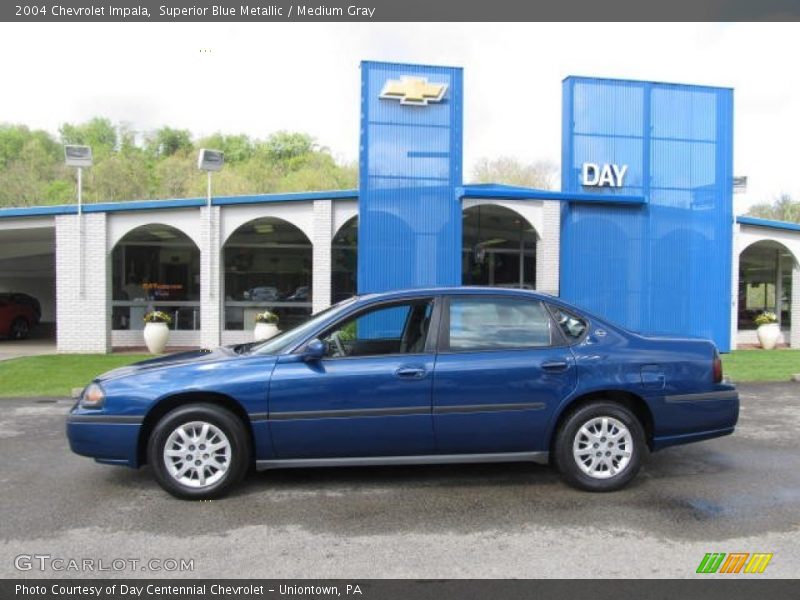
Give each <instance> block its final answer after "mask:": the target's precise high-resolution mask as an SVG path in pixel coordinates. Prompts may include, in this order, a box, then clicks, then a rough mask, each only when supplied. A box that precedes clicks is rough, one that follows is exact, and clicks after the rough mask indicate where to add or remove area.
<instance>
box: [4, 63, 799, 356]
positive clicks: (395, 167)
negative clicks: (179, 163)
mask: <svg viewBox="0 0 800 600" xmlns="http://www.w3.org/2000/svg"><path fill="white" fill-rule="evenodd" d="M477 84H478V85H479V84H480V83H479V82H477ZM463 93H464V90H463V73H462V70H461V69H459V68H453V67H439V66H422V65H405V64H394V63H378V62H364V63H362V65H361V107H360V110H361V123H360V157H359V163H360V164H359V167H360V168H359V188H358V189H357V190H336V191H309V192H300V193H291V194H255V195H250V196H235V197H213V198H211V201H210V203H209V202H208V200H207V199H205V198H203V199H176V200H157V201H130V202H115V203H100V204H89V205H84V206H83V208H82V210H80V211H79V210H78V208H77V206H75V205H69V206H46V207H44V206H43V207H27V208H9V209H2V210H0V292H3V291H14V292H25V293H29V294H31V295H33V296H35V297H36V298H37V299H39V301H40V302H41V304H42V313H43V314H42V320H43V321H45V322H51V323H54V328H53V331H54V332H55V342H56V345H57V348H58V350H59V351H61V352H108V351H110V350H111V349H112V348H125V347H138V346H142V345H143V340H142V328H143V322H142V317H143V316H144V314H145V313H146V312H147V311H149V310H152V309H159V310H164V311H167V312H169V313H170V314H172V316H173V323H172V328H173V331H172V332H171V334H170V345H172V346H200V345H202V346H214V345H219V344H231V343H238V342H243V341H250V340H252V335H253V334H252V328H253V318H254V315H255V314H256V313H257V312H259V311H261V310H264V308H271V309H273V310H274V311H276V312H277V313H278V314H279V315H280V317H281V321H280V326H281V328H286V327H289V326H291V325H292V324H295V323H299V322H301V321H302V320H303V319H305V318H307V317H308V315H310V314H311V313H313V312H316V311H319V310H321V309H323V308H325V307H326V306H328V305H330V304H331V303H332V302H336V301H338V300H340V299H343V298H346V297H348V296H351V295H353V294H355V293H369V292H375V291H383V290H388V289H396V288H402V287H419V286H430V285H461V284H464V285H490V286H503V287H523V288H528V289H536V290H540V291H543V292H546V293H549V294H553V295H557V296H560V297H562V298H564V299H566V300H568V301H572V302H574V303H576V304H578V305H580V306H583V307H585V308H586V309H588V310H590V311H592V312H595V313H597V314H600V315H603V316H605V317H607V318H609V319H611V320H613V321H616V322H618V323H620V324H622V325H625V326H628V327H630V328H632V329H634V330H636V331H642V332H645V333H654V334H659V333H664V334H681V335H693V336H703V337H707V338H711V339H713V340H714V341H715V342H716V343H717V345H718V346H719V348H720V349H721V350H723V351H728V350H730V349H733V348H736V347H737V346H741V345H747V344H753V343H755V342H756V336H755V325H754V322H753V319H754V317H755V316H756V315H757V314H759V313H760V312H761V311H763V310H771V311H775V312H776V314H777V315H778V317H779V320H780V326H781V331H782V340H781V341H782V343H784V344H787V345H790V346H792V347H800V268H799V267H798V258H799V257H800V225H796V224H791V223H783V222H776V221H767V220H763V219H756V218H751V217H743V216H740V217H736V216H735V215H734V212H733V170H732V169H733V90H731V89H727V88H716V87H705V86H695V85H681V84H667V83H654V82H643V81H623V80H612V79H597V78H586V77H568V78H566V79H565V80H564V82H563V91H562V94H563V102H562V115H561V120H562V140H561V143H562V161H561V165H562V166H561V190H560V191H549V190H539V189H531V188H520V187H513V186H507V185H502V184H469V183H464V181H463V177H462V154H463V134H462V131H463V127H462V123H463ZM354 135H355V132H354ZM198 176H199V175H198Z"/></svg>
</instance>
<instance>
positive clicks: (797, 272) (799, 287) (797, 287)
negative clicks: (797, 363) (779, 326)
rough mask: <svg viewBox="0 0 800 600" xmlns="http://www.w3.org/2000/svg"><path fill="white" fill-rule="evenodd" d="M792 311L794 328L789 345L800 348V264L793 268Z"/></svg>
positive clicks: (790, 334)
mask: <svg viewBox="0 0 800 600" xmlns="http://www.w3.org/2000/svg"><path fill="white" fill-rule="evenodd" d="M789 301H790V302H791V303H792V304H791V311H792V330H791V332H790V333H789V345H790V346H791V347H792V348H800V266H798V265H794V267H793V268H792V297H791V298H790V299H789Z"/></svg>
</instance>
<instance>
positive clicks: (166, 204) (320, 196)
mask: <svg viewBox="0 0 800 600" xmlns="http://www.w3.org/2000/svg"><path fill="white" fill-rule="evenodd" d="M357 199H358V190H330V191H327V192H290V193H285V194H252V195H249V196H217V197H214V198H212V199H211V203H212V204H213V205H214V206H226V205H231V204H260V203H262V202H298V201H304V200H305V201H309V200H357ZM205 204H206V199H205V198H175V199H171V200H131V201H128V202H99V203H97V204H84V205H83V212H85V213H99V212H121V211H136V210H164V209H170V208H199V207H201V206H205ZM77 212H78V209H77V207H76V205H74V204H60V205H57V206H25V207H20V208H0V219H3V218H12V217H39V216H47V215H74V214H75V213H77Z"/></svg>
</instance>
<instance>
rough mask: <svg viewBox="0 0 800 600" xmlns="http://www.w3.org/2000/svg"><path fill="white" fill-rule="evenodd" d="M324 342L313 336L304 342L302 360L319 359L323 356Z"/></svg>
mask: <svg viewBox="0 0 800 600" xmlns="http://www.w3.org/2000/svg"><path fill="white" fill-rule="evenodd" d="M325 350H326V348H325V342H323V341H322V340H320V339H317V338H314V339H313V340H311V341H310V342H308V343H307V344H306V349H305V352H304V353H303V359H304V360H320V359H322V358H323V357H324V356H325Z"/></svg>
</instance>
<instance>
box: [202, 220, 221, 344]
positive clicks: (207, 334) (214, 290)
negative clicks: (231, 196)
mask: <svg viewBox="0 0 800 600" xmlns="http://www.w3.org/2000/svg"><path fill="white" fill-rule="evenodd" d="M208 210H209V209H208V208H207V207H205V206H204V207H203V208H201V209H200V223H201V225H200V344H201V345H202V346H203V347H207V348H214V347H216V346H219V345H220V343H221V335H222V327H223V322H222V311H223V302H224V299H223V298H222V297H221V294H220V289H221V287H222V286H221V285H220V282H221V281H222V276H223V273H222V270H223V269H224V265H223V264H222V261H221V260H220V258H221V252H220V235H219V225H220V209H219V206H212V207H211V223H210V228H209V219H208Z"/></svg>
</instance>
